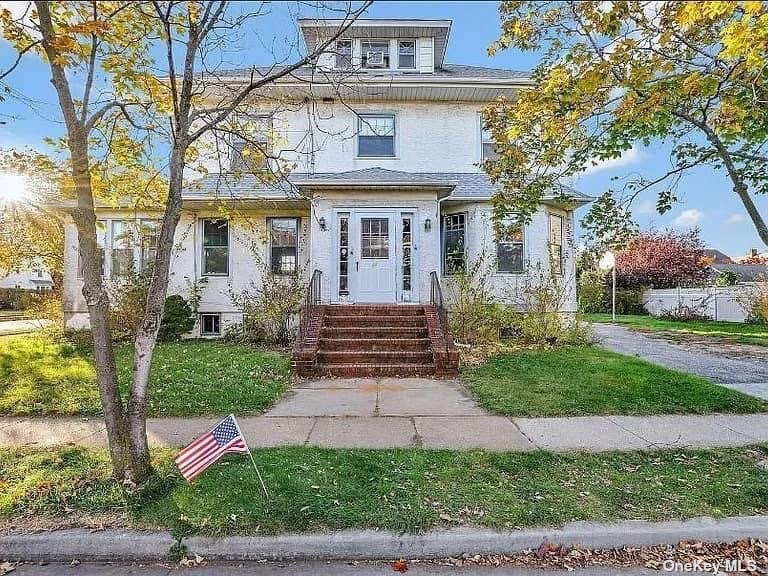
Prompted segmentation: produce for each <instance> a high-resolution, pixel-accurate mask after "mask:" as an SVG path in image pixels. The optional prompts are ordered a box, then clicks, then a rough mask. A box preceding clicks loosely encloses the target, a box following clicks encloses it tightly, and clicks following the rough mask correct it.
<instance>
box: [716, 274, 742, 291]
mask: <svg viewBox="0 0 768 576" xmlns="http://www.w3.org/2000/svg"><path fill="white" fill-rule="evenodd" d="M738 282H739V277H738V276H736V273H735V272H734V271H733V270H725V271H723V272H720V274H718V275H717V278H716V279H715V286H720V287H725V286H735V285H736V284H737V283H738Z"/></svg>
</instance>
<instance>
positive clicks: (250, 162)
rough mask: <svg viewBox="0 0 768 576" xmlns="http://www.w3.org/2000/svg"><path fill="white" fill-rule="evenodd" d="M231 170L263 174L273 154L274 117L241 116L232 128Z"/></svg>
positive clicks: (230, 143) (230, 146)
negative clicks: (271, 140) (271, 138)
mask: <svg viewBox="0 0 768 576" xmlns="http://www.w3.org/2000/svg"><path fill="white" fill-rule="evenodd" d="M232 132H233V133H232V135H231V136H230V142H229V148H230V152H229V168H230V170H231V171H232V172H243V171H247V172H262V171H264V170H266V168H267V160H268V158H269V155H270V154H271V152H272V150H271V145H270V143H271V142H270V136H271V132H272V117H271V116H268V115H255V116H244V115H243V116H239V117H238V118H236V120H235V122H234V125H233V126H232Z"/></svg>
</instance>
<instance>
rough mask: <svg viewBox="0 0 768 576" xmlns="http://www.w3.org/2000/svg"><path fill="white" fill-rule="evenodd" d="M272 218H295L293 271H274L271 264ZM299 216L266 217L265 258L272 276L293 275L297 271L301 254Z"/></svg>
mask: <svg viewBox="0 0 768 576" xmlns="http://www.w3.org/2000/svg"><path fill="white" fill-rule="evenodd" d="M273 220H295V221H296V265H295V267H294V270H293V272H275V269H274V267H273V266H272V221H273ZM300 237H301V216H269V217H267V250H268V253H267V256H268V257H267V260H268V263H269V273H270V274H272V275H273V276H294V275H295V274H297V273H298V271H299V261H300V260H299V259H300V256H301V241H300Z"/></svg>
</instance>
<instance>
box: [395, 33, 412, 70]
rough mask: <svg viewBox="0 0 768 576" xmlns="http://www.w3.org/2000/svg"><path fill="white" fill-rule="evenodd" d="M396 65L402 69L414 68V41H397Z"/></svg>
mask: <svg viewBox="0 0 768 576" xmlns="http://www.w3.org/2000/svg"><path fill="white" fill-rule="evenodd" d="M397 67H398V68H402V69H406V70H408V69H411V70H413V69H414V68H416V42H415V41H413V40H400V41H399V42H398V43H397Z"/></svg>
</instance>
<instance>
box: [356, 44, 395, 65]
mask: <svg viewBox="0 0 768 576" xmlns="http://www.w3.org/2000/svg"><path fill="white" fill-rule="evenodd" d="M360 52H361V54H360V56H361V58H362V65H363V68H389V40H363V41H362V42H361V43H360Z"/></svg>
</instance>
